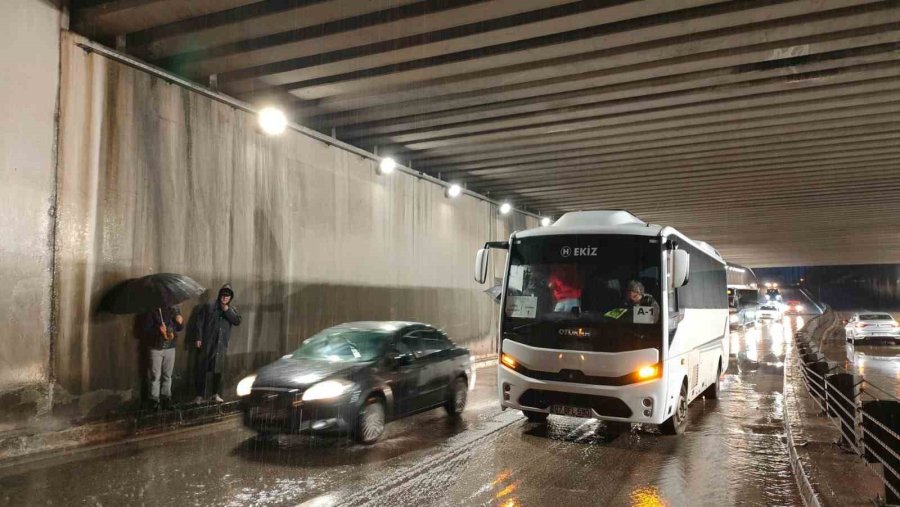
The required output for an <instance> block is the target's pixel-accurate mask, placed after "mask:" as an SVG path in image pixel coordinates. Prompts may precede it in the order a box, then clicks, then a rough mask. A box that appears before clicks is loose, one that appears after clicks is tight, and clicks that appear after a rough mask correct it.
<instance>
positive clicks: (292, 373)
mask: <svg viewBox="0 0 900 507" xmlns="http://www.w3.org/2000/svg"><path fill="white" fill-rule="evenodd" d="M368 364H370V363H341V362H333V361H316V360H312V359H294V358H291V357H283V358H281V359H279V360H277V361H275V362H274V363H272V364H269V365H266V366H263V367H262V368H260V369H259V371H257V372H256V380H255V381H254V382H253V387H282V388H301V389H302V388H306V387H309V386H311V385H313V384H315V383H317V382H321V381H323V380H325V379H328V378H347V377H349V376H351V374H352V373H353V372H355V371H357V370H359V369H361V368H365V367H366V366H367V365H368Z"/></svg>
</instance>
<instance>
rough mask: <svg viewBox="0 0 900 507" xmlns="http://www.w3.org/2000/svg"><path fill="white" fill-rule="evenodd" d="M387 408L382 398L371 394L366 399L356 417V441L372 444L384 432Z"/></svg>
mask: <svg viewBox="0 0 900 507" xmlns="http://www.w3.org/2000/svg"><path fill="white" fill-rule="evenodd" d="M384 423H385V410H384V402H383V401H382V400H381V398H378V397H376V396H371V397H369V398H368V399H366V402H365V403H363V405H362V407H360V408H359V414H358V415H357V417H356V441H357V442H359V443H361V444H365V445H372V444H374V443H375V442H377V441H378V439H379V438H381V435H382V434H383V433H384Z"/></svg>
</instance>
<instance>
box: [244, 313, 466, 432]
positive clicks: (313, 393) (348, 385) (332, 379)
mask: <svg viewBox="0 0 900 507" xmlns="http://www.w3.org/2000/svg"><path fill="white" fill-rule="evenodd" d="M474 385H475V371H474V369H473V367H472V361H471V358H470V356H469V350H468V349H466V348H463V347H458V346H456V345H455V344H454V343H453V342H452V341H451V340H450V339H449V338H448V337H447V335H446V334H444V332H443V331H441V330H438V329H435V328H434V327H432V326H429V325H427V324H421V323H417V322H351V323H347V324H341V325H339V326H335V327H331V328H328V329H325V330H324V331H321V332H319V333H318V334H316V335H314V336H312V337H310V338H308V339H307V340H306V341H304V342H303V344H302V345H301V346H300V348H298V349H297V350H296V351H294V352H293V353H292V354H289V355H286V356H284V357H282V358H281V359H279V360H277V361H275V362H274V363H271V364H269V365H267V366H264V367H263V368H260V369H259V371H258V372H257V373H256V374H255V375H251V376H249V377H247V378H245V379H243V380H242V381H241V382H240V383H239V384H238V396H239V397H240V398H241V402H242V406H243V412H244V424H245V425H246V426H248V427H250V428H252V429H254V430H256V431H258V432H260V433H261V434H272V433H300V432H320V431H321V432H327V431H331V432H348V433H350V434H352V435H353V436H354V437H355V438H356V439H357V440H358V441H359V442H361V443H364V444H372V443H374V442H375V441H376V440H378V438H379V437H381V434H382V432H383V431H384V426H385V423H386V422H388V421H390V420H392V419H397V418H400V417H404V416H408V415H411V414H414V413H417V412H422V411H425V410H429V409H432V408H436V407H444V408H445V409H446V410H447V412H448V413H449V414H450V415H458V414H460V413H461V412H462V411H463V409H465V406H466V399H467V396H468V391H469V390H470V388H471V387H474Z"/></svg>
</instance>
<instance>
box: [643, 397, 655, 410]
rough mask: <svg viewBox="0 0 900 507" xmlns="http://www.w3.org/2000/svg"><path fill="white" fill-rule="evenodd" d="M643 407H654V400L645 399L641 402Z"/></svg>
mask: <svg viewBox="0 0 900 507" xmlns="http://www.w3.org/2000/svg"><path fill="white" fill-rule="evenodd" d="M641 405H643V406H645V407H647V408H650V407H652V406H653V398H644V399H643V400H641Z"/></svg>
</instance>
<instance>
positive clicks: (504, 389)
mask: <svg viewBox="0 0 900 507" xmlns="http://www.w3.org/2000/svg"><path fill="white" fill-rule="evenodd" d="M509 388H510V385H509V384H507V383H506V382H504V383H503V391H504V392H509Z"/></svg>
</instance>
